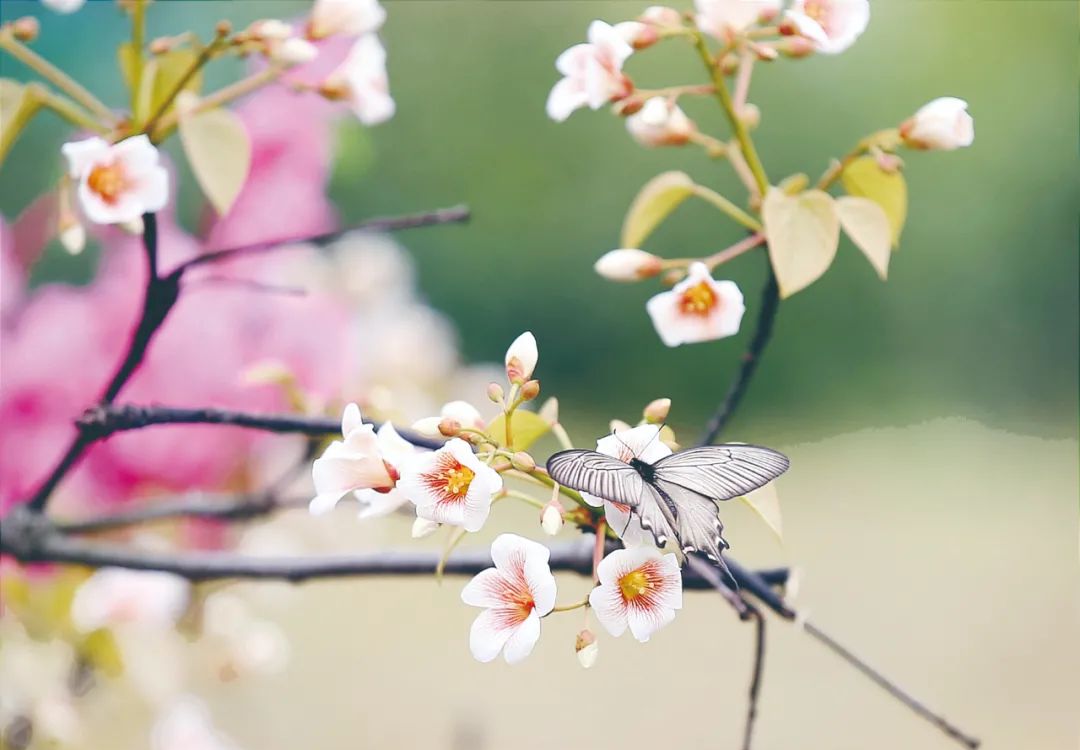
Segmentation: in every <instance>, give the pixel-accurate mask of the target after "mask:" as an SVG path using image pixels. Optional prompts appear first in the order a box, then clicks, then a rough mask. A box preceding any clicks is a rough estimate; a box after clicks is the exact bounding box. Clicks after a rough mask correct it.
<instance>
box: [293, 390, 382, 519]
mask: <svg viewBox="0 0 1080 750" xmlns="http://www.w3.org/2000/svg"><path fill="white" fill-rule="evenodd" d="M383 429H386V427H385V426H384V427H383ZM380 432H382V430H380ZM341 434H342V437H343V438H344V439H343V440H335V441H334V442H332V443H331V444H330V445H329V446H327V448H326V450H325V451H323V454H322V455H321V456H319V457H318V458H317V459H315V462H314V463H313V464H312V466H311V476H312V480H313V481H314V484H315V493H316V494H315V498H314V499H313V500H312V501H311V512H312V513H314V514H317V515H318V514H322V513H326V512H328V511H330V510H331V509H332V508H333V507H334V506H335V505H337V503H338V501H339V500H340V499H341V498H343V497H344V496H345V495H347V494H348V493H350V492H354V491H356V490H374V491H376V492H383V493H389V492H390V491H391V490H392V489H393V488H394V485H395V483H396V482H397V479H398V477H399V476H400V471H399V469H398V468H397V467H395V466H394V465H393V464H391V463H389V462H388V461H387V460H386V459H385V458H384V457H383V453H382V450H381V446H380V442H383V443H390V444H393V445H394V447H393V448H392V451H394V450H397V446H396V441H397V440H401V438H399V437H398V436H397V433H395V432H394V431H393V427H390V428H389V429H388V430H387V433H386V436H385V438H383V439H382V440H380V438H379V436H377V435H376V434H375V428H374V427H372V426H371V425H370V424H365V423H364V422H363V421H362V419H361V416H360V408H359V407H358V406H357V405H356V404H349V405H348V406H346V407H345V411H344V413H343V414H342V417H341ZM395 438H396V440H395ZM400 504H401V503H398V505H400ZM394 507H395V508H396V507H397V506H396V505H395V506H394ZM391 510H392V509H391ZM387 512H389V511H387ZM376 515H381V514H376Z"/></svg>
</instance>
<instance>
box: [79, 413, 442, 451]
mask: <svg viewBox="0 0 1080 750" xmlns="http://www.w3.org/2000/svg"><path fill="white" fill-rule="evenodd" d="M77 424H78V425H79V428H80V429H81V430H82V431H83V432H84V433H85V434H86V435H87V436H88V438H89V439H90V440H101V439H103V438H106V437H108V436H109V435H112V434H113V433H115V432H121V431H125V430H138V429H142V428H144V427H150V426H152V425H164V424H174V425H175V424H189V425H191V424H204V425H231V426H233V427H244V428H247V429H252V430H263V431H265V432H277V433H294V434H300V435H311V436H314V437H322V436H329V435H340V434H341V421H340V420H338V419H332V418H329V417H309V416H304V415H299V414H251V413H248V412H240V411H229V410H227V409H187V408H179V407H172V406H139V405H136V404H121V405H111V406H95V407H92V408H90V409H87V410H86V412H84V413H83V415H82V416H81V417H79V420H78V423H77ZM371 424H372V425H374V426H376V427H378V426H379V423H377V422H371ZM398 434H399V435H401V437H402V438H404V439H405V440H407V441H409V442H410V443H412V444H413V445H416V446H418V447H421V448H433V449H434V448H439V447H440V446H441V445H442V444H443V441H442V440H439V439H436V438H429V437H425V436H424V435H420V434H419V433H416V432H413V431H412V430H407V429H404V428H401V429H398Z"/></svg>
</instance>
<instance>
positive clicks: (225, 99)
mask: <svg viewBox="0 0 1080 750" xmlns="http://www.w3.org/2000/svg"><path fill="white" fill-rule="evenodd" d="M284 71H285V66H284V65H271V66H270V67H268V68H265V69H264V70H260V71H259V72H258V73H255V74H253V75H250V76H248V77H247V78H241V79H240V80H239V81H237V82H236V83H232V84H229V85H228V86H225V87H224V88H221V89H218V90H217V91H215V92H214V93H212V94H210V95H209V96H206V97H203V99H202V100H201V101H199V103H198V104H196V105H195V107H194V108H192V110H191V111H190V112H185V115H196V114H198V113H200V112H206V111H208V110H211V109H213V108H214V107H220V106H223V105H225V104H228V103H229V102H231V101H233V100H234V99H239V98H240V97H242V96H245V95H247V94H250V93H251V92H252V91H255V90H256V89H258V88H261V87H262V86H265V85H266V84H268V83H270V82H272V81H274V80H275V79H277V77H278V76H280V75H281V74H282V73H283V72H284ZM179 122H180V113H179V112H177V111H176V109H175V108H174V109H173V110H172V111H171V112H168V113H166V114H165V115H164V116H162V117H161V119H160V120H158V124H157V127H156V128H155V129H154V132H153V133H152V134H151V135H150V140H152V141H153V142H154V143H161V142H162V141H163V140H165V139H166V138H167V137H168V136H169V135H170V134H171V133H172V131H173V130H174V129H175V128H176V126H177V124H178V123H179Z"/></svg>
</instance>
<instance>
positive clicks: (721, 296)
mask: <svg viewBox="0 0 1080 750" xmlns="http://www.w3.org/2000/svg"><path fill="white" fill-rule="evenodd" d="M645 309H646V310H648V312H649V317H651V318H652V322H653V325H654V326H655V327H656V332H657V333H658V334H659V335H660V339H661V341H663V342H664V343H665V344H666V345H667V346H679V345H680V344H693V343H697V342H700V341H711V340H713V339H721V338H724V337H725V336H733V335H735V334H736V333H738V332H739V324H740V323H741V322H742V316H743V313H744V312H745V311H746V307H745V305H744V304H743V295H742V292H740V291H739V287H738V285H736V284H735V282H734V281H716V280H714V279H713V277H712V275H710V274H709V269H708V268H706V267H705V264H704V263H694V264H692V265H691V266H690V272H689V273H688V274H687V275H686V278H685V279H683V280H682V281H680V282H679V283H678V284H676V285H675V286H674V287H673V288H672V289H671V290H670V291H667V292H661V293H660V294H657V295H656V296H655V297H653V298H652V299H650V300H649V301H648V302H647V303H646V304H645Z"/></svg>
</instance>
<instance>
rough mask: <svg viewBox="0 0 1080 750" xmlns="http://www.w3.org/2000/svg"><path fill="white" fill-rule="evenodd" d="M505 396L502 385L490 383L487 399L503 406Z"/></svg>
mask: <svg viewBox="0 0 1080 750" xmlns="http://www.w3.org/2000/svg"><path fill="white" fill-rule="evenodd" d="M504 396H505V394H504V393H503V389H502V386H501V385H499V384H498V383H488V387H487V397H488V398H489V399H490V400H491V401H493V402H494V403H496V404H501V403H502V400H503V397H504Z"/></svg>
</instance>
